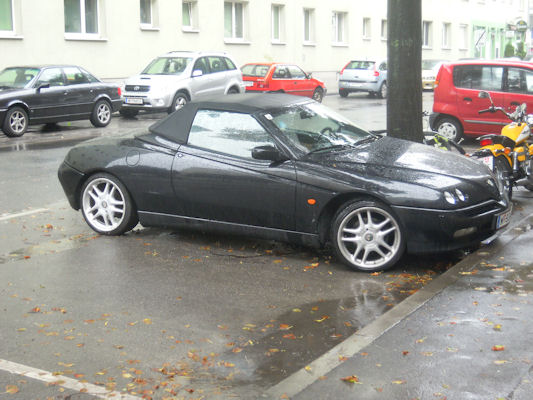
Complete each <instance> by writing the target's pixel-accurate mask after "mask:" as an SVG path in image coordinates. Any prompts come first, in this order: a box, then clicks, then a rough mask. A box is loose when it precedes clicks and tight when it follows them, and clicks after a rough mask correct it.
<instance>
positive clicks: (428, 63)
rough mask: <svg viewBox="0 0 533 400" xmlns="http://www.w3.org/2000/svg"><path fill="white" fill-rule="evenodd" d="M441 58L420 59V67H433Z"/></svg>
mask: <svg viewBox="0 0 533 400" xmlns="http://www.w3.org/2000/svg"><path fill="white" fill-rule="evenodd" d="M440 62H442V61H441V60H422V69H433V68H435V67H436V66H437V64H439V63H440Z"/></svg>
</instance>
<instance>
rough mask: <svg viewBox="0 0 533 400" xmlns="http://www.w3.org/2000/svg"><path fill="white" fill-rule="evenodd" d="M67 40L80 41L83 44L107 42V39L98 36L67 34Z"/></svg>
mask: <svg viewBox="0 0 533 400" xmlns="http://www.w3.org/2000/svg"><path fill="white" fill-rule="evenodd" d="M65 40H79V41H82V42H107V38H104V37H101V36H98V35H84V34H79V33H65Z"/></svg>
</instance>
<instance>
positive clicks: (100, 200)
mask: <svg viewBox="0 0 533 400" xmlns="http://www.w3.org/2000/svg"><path fill="white" fill-rule="evenodd" d="M80 206H81V212H82V214H83V218H84V219H85V221H86V222H87V224H88V225H89V226H90V227H91V229H93V230H94V231H95V232H98V233H99V234H101V235H110V236H115V235H122V234H123V233H125V232H127V231H129V230H131V229H132V228H133V227H135V225H137V222H138V221H139V219H138V216H137V211H136V209H135V205H134V204H133V201H132V200H131V196H130V194H129V193H128V190H127V189H126V187H125V186H124V185H123V184H122V182H120V181H119V180H118V179H117V178H116V177H114V176H113V175H110V174H106V173H97V174H94V175H92V176H91V177H90V178H89V179H88V180H87V181H86V182H85V183H84V184H83V186H82V189H81V196H80Z"/></svg>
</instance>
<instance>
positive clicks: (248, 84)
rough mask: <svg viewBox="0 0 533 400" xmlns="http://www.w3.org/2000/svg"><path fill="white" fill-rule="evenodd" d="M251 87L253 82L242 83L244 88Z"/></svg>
mask: <svg viewBox="0 0 533 400" xmlns="http://www.w3.org/2000/svg"><path fill="white" fill-rule="evenodd" d="M253 85H254V83H253V82H250V81H246V82H244V86H246V87H250V86H253Z"/></svg>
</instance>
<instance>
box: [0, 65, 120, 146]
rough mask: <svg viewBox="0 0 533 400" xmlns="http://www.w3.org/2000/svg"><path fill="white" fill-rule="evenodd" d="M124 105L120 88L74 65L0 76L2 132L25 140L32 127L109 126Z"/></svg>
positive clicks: (15, 69)
mask: <svg viewBox="0 0 533 400" xmlns="http://www.w3.org/2000/svg"><path fill="white" fill-rule="evenodd" d="M121 104H122V100H121V99H120V88H119V87H118V86H117V85H115V84H110V83H104V82H101V81H100V80H98V79H97V78H95V77H94V76H93V75H91V74H90V73H88V72H87V71H85V70H84V69H83V68H81V67H77V66H74V65H49V66H31V67H9V68H6V69H4V70H3V71H2V72H0V128H1V129H2V130H3V131H4V133H5V134H6V136H10V137H18V136H22V135H24V133H25V132H26V129H27V128H28V125H32V124H45V123H55V122H61V121H74V120H79V119H90V121H91V123H92V124H93V125H94V126H97V127H102V126H106V125H108V124H109V122H110V121H111V114H112V113H113V111H117V110H118V109H119V108H120V106H121Z"/></svg>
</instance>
